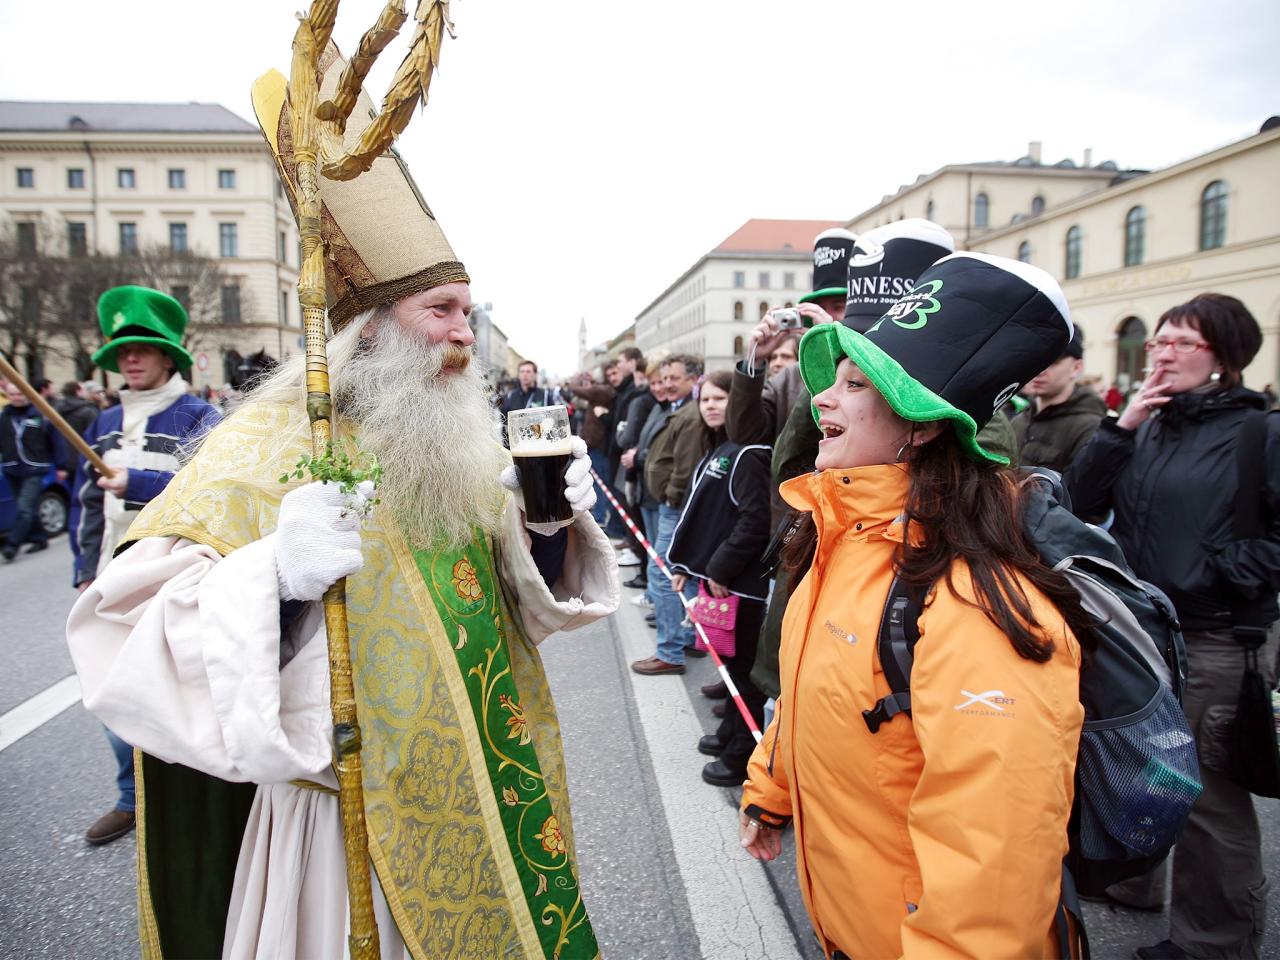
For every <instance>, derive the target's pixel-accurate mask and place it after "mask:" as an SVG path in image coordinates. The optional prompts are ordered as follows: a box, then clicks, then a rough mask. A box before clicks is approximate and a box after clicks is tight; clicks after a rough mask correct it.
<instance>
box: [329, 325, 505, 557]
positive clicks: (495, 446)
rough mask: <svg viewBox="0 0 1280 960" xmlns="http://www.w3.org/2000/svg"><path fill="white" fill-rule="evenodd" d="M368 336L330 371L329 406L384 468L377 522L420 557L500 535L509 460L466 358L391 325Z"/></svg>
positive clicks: (484, 391)
mask: <svg viewBox="0 0 1280 960" xmlns="http://www.w3.org/2000/svg"><path fill="white" fill-rule="evenodd" d="M370 333H371V336H372V339H368V340H363V339H362V341H361V344H360V348H359V349H357V350H356V351H355V353H354V355H353V356H352V357H351V359H350V360H348V361H347V362H346V363H344V364H342V366H341V367H340V368H339V369H335V370H334V371H333V396H334V402H335V405H336V406H337V409H338V411H339V413H341V414H342V416H343V417H345V418H346V419H348V420H350V421H352V422H353V423H354V424H355V434H356V441H357V443H358V444H359V447H360V449H361V450H367V451H369V452H371V453H373V454H375V455H376V456H377V458H378V461H379V463H381V465H382V468H383V477H382V482H381V484H379V486H378V497H379V499H380V500H381V501H382V502H381V503H380V504H379V505H378V507H377V508H376V509H377V511H378V513H379V514H381V515H382V516H383V517H384V518H387V517H390V518H393V519H394V521H395V523H396V524H397V525H398V526H399V527H400V529H401V531H402V532H403V533H404V534H405V536H406V537H407V538H408V540H409V542H410V544H412V545H413V546H415V547H438V548H445V549H447V548H456V547H459V546H462V545H463V544H465V543H466V542H468V541H469V540H470V539H471V538H472V536H473V535H474V533H475V530H476V528H479V529H480V530H483V531H485V532H488V533H493V532H496V531H497V529H498V526H499V523H500V520H501V516H502V508H503V503H504V491H503V489H502V487H501V486H500V484H499V483H498V474H499V473H501V472H502V469H503V467H504V466H506V465H507V464H508V463H509V462H510V458H509V456H508V454H507V452H506V451H505V450H504V449H503V448H502V445H501V443H500V442H499V440H498V437H499V436H500V433H499V429H498V414H497V412H496V410H495V409H494V408H493V406H492V405H491V404H490V403H489V392H488V388H487V386H486V384H485V382H484V378H483V376H482V375H481V373H480V371H479V369H478V368H477V365H476V364H473V363H469V362H466V361H469V359H470V350H461V349H460V348H458V347H457V346H454V345H452V344H431V343H427V342H426V341H425V340H423V339H422V338H421V337H419V336H415V335H413V334H409V333H406V332H405V331H404V330H402V329H401V328H400V326H399V325H398V324H397V323H396V322H395V321H393V320H392V319H391V318H390V317H387V318H385V319H383V320H382V322H380V323H377V324H376V327H375V329H374V330H372V331H370ZM459 364H465V365H463V366H462V368H461V369H459ZM446 366H448V367H450V368H451V369H449V370H447V371H445V369H444V368H445V367H446ZM442 371H443V372H442Z"/></svg>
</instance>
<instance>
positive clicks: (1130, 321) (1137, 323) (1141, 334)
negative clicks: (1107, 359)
mask: <svg viewBox="0 0 1280 960" xmlns="http://www.w3.org/2000/svg"><path fill="white" fill-rule="evenodd" d="M1117 332H1118V334H1119V336H1118V338H1117V343H1116V384H1117V385H1118V386H1119V387H1120V392H1121V393H1124V394H1128V393H1129V388H1130V387H1132V386H1134V385H1135V384H1137V383H1138V382H1139V381H1140V380H1142V368H1143V366H1144V365H1145V364H1146V362H1147V351H1146V348H1145V347H1144V346H1143V345H1144V344H1145V343H1146V340H1147V325H1146V324H1145V323H1143V322H1142V321H1141V320H1140V319H1138V318H1137V317H1125V318H1124V319H1123V320H1121V321H1120V327H1119V330H1118V331H1117Z"/></svg>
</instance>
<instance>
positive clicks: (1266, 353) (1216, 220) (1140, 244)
mask: <svg viewBox="0 0 1280 960" xmlns="http://www.w3.org/2000/svg"><path fill="white" fill-rule="evenodd" d="M970 246H971V248H972V249H974V250H982V251H985V252H987V253H993V254H997V255H999V256H1003V257H1010V258H1014V259H1022V260H1026V261H1028V262H1030V263H1033V264H1035V265H1036V266H1038V267H1041V268H1043V269H1045V270H1047V271H1049V273H1051V274H1053V276H1054V277H1055V278H1056V279H1057V280H1058V281H1059V282H1060V283H1061V284H1062V289H1063V292H1065V293H1066V295H1067V300H1068V302H1069V304H1070V306H1071V316H1072V319H1073V320H1074V321H1075V323H1076V325H1077V326H1078V327H1079V328H1080V329H1081V331H1082V333H1083V335H1084V343H1085V369H1086V372H1087V373H1090V374H1096V375H1097V376H1100V377H1101V378H1102V380H1103V383H1104V385H1106V384H1110V383H1112V382H1116V383H1118V384H1119V386H1120V388H1121V389H1122V390H1126V391H1127V390H1128V389H1129V388H1131V387H1132V386H1133V385H1134V384H1135V383H1136V382H1138V381H1140V380H1141V378H1142V369H1143V367H1144V366H1145V365H1146V361H1145V353H1144V351H1143V349H1142V343H1143V341H1144V340H1146V339H1148V338H1150V336H1151V335H1152V334H1153V333H1154V331H1155V326H1156V322H1157V321H1158V320H1159V318H1160V315H1161V314H1162V313H1163V312H1164V311H1165V310H1167V309H1168V308H1169V307H1172V306H1176V305H1177V304H1179V303H1185V302H1186V301H1187V300H1190V299H1191V298H1192V297H1194V296H1196V295H1197V294H1200V293H1207V292H1214V293H1224V294H1229V295H1230V296H1233V297H1237V298H1238V299H1240V300H1241V301H1242V302H1243V303H1244V304H1245V306H1246V307H1248V308H1249V310H1250V312H1251V313H1252V314H1253V315H1254V317H1255V318H1257V320H1258V324H1259V325H1260V326H1261V327H1262V332H1263V345H1262V349H1261V350H1260V351H1259V353H1258V355H1257V357H1256V358H1255V359H1254V361H1253V363H1252V364H1251V365H1250V366H1249V368H1248V369H1247V370H1246V371H1245V383H1246V385H1247V386H1250V387H1252V388H1254V389H1262V388H1263V387H1264V386H1266V385H1268V384H1271V385H1272V386H1273V388H1274V386H1276V385H1277V384H1280V124H1277V125H1276V126H1275V127H1273V128H1271V129H1268V130H1265V131H1263V132H1260V133H1258V134H1256V135H1254V136H1251V137H1246V138H1245V139H1243V140H1240V141H1237V142H1236V143H1232V144H1229V145H1228V146H1225V147H1222V148H1220V149H1217V150H1211V151H1209V152H1208V153H1204V154H1201V155H1200V156H1197V157H1194V158H1192V159H1190V160H1186V161H1184V162H1182V163H1178V164H1175V165H1173V166H1171V167H1166V168H1165V169H1162V170H1156V171H1152V172H1150V173H1147V174H1144V175H1143V176H1140V177H1135V178H1133V179H1129V180H1125V181H1124V182H1121V183H1117V184H1115V185H1114V186H1110V187H1108V188H1106V189H1103V190H1100V191H1096V192H1094V193H1091V194H1088V195H1085V196H1082V197H1079V198H1077V199H1075V200H1071V201H1068V202H1066V203H1064V204H1061V205H1058V206H1055V207H1052V208H1050V209H1047V210H1046V211H1045V213H1044V214H1043V215H1042V216H1040V217H1038V218H1034V219H1031V220H1026V221H1024V222H1021V223H1017V224H1013V225H1010V226H1006V227H1003V228H1000V229H996V230H992V231H990V232H988V233H986V234H984V235H982V236H979V237H976V238H975V239H974V240H973V242H972V243H971V244H970Z"/></svg>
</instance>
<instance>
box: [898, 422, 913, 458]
mask: <svg viewBox="0 0 1280 960" xmlns="http://www.w3.org/2000/svg"><path fill="white" fill-rule="evenodd" d="M915 438H916V425H915V424H914V423H913V424H912V425H911V433H909V434H908V435H907V442H906V443H904V444H903V445H902V446H900V447H899V448H898V456H897V457H896V458H895V459H894V461H893V462H894V463H905V462H906V458H905V457H904V456H903V454H904V453H906V452H907V451H908V450H910V449H911V448H912V447H914V446H915V444H914V443H912V442H911V441H913V440H914V439H915Z"/></svg>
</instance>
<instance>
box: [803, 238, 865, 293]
mask: <svg viewBox="0 0 1280 960" xmlns="http://www.w3.org/2000/svg"><path fill="white" fill-rule="evenodd" d="M857 242H858V238H857V237H856V236H854V235H853V234H852V233H850V232H849V231H848V230H844V229H842V228H840V227H833V228H832V229H830V230H823V231H822V232H821V233H820V234H818V235H817V236H816V237H814V238H813V291H812V292H810V293H806V294H805V295H804V296H803V297H801V298H800V302H801V303H808V302H809V301H810V300H817V299H818V298H819V297H843V296H844V295H845V293H846V290H847V288H846V287H845V274H846V272H847V270H848V265H849V254H850V252H851V251H852V250H853V245H854V244H855V243H857Z"/></svg>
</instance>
